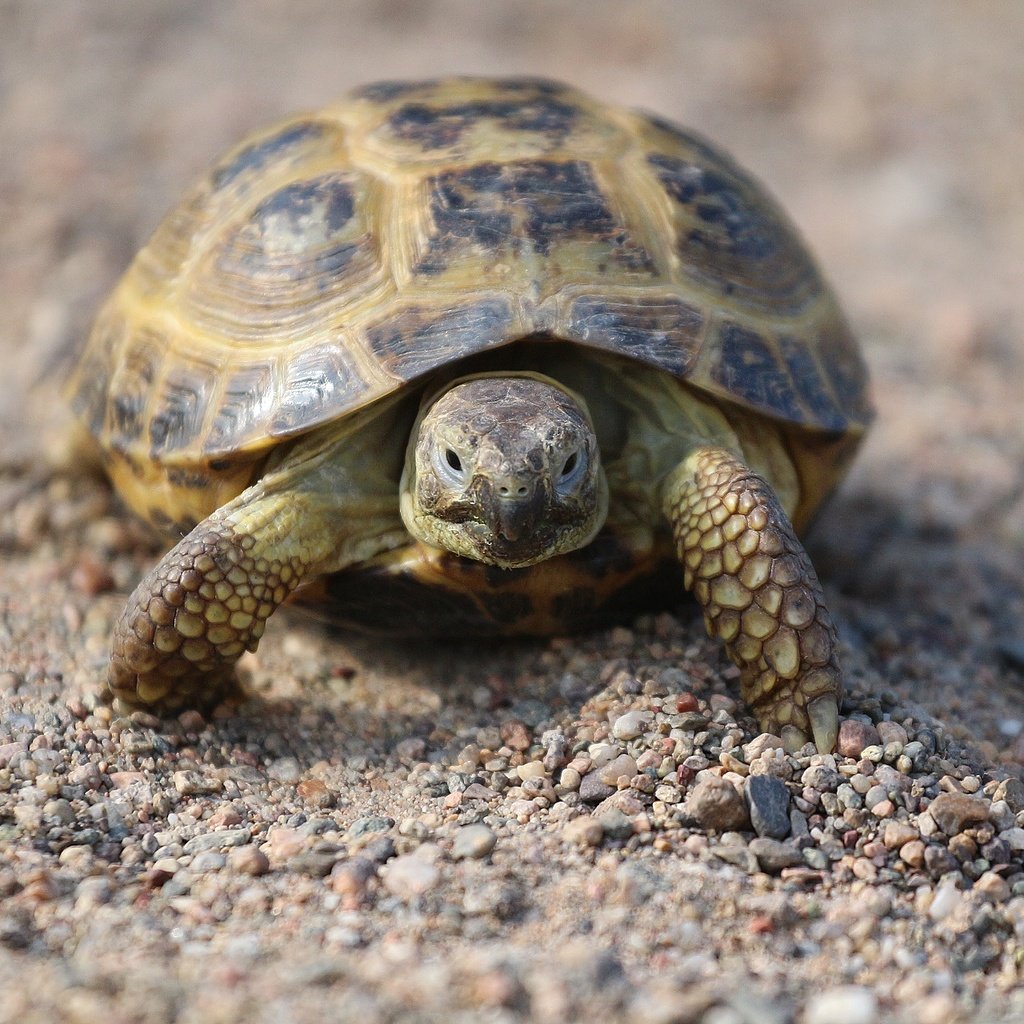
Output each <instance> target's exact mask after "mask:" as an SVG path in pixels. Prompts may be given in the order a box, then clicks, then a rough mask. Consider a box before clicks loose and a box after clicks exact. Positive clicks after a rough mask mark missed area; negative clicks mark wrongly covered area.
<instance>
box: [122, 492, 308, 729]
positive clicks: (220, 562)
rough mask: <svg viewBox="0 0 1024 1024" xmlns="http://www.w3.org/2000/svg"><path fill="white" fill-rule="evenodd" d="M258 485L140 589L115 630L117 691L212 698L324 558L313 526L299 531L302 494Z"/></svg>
mask: <svg viewBox="0 0 1024 1024" xmlns="http://www.w3.org/2000/svg"><path fill="white" fill-rule="evenodd" d="M259 490H260V489H259V485H257V486H256V487H254V488H250V490H249V491H246V492H244V493H243V494H242V495H240V496H239V498H237V499H235V501H233V502H231V503H230V504H228V505H226V506H224V507H223V508H221V509H220V510H218V511H217V512H215V513H214V514H213V515H212V516H210V517H209V518H208V519H207V520H205V521H204V522H202V523H200V524H199V526H197V527H196V528H195V529H194V530H193V531H192V532H191V533H190V534H189V535H188V536H187V537H185V538H184V539H183V540H182V541H180V542H179V543H178V544H177V545H176V546H175V547H174V548H172V549H171V551H169V552H168V553H167V554H166V555H165V556H164V558H163V559H162V560H161V561H160V563H159V564H158V565H157V566H156V567H155V568H154V569H153V570H152V571H151V572H150V573H149V574H148V575H147V576H146V577H145V578H144V579H143V580H142V582H141V583H140V584H139V585H138V587H136V589H135V591H134V593H133V594H132V595H131V597H130V598H129V600H128V603H127V605H126V606H125V609H124V611H123V612H122V613H121V617H120V619H119V620H118V622H117V625H116V626H115V628H114V636H113V641H112V645H111V656H110V669H109V673H108V684H109V686H110V689H111V691H112V693H113V694H114V696H116V697H121V698H122V699H124V700H126V701H128V702H129V703H132V704H145V705H149V706H155V707H158V708H161V709H164V710H171V709H174V708H177V707H181V706H186V705H196V704H209V703H211V702H213V701H216V700H217V699H218V698H219V697H221V696H222V695H223V693H224V691H225V688H226V687H227V686H229V684H230V682H231V680H232V679H233V667H234V664H235V662H236V661H237V660H238V658H239V657H240V656H241V654H242V653H243V652H244V651H246V650H250V651H252V650H255V649H256V645H257V644H258V643H259V640H260V637H261V636H262V635H263V630H264V627H265V625H266V621H267V618H268V617H269V616H270V614H271V613H272V612H273V611H274V609H276V608H277V607H278V606H279V605H280V604H281V603H282V602H283V601H284V600H285V598H287V596H288V595H289V594H290V593H291V592H292V591H293V590H294V589H295V587H297V586H298V584H299V583H300V582H301V581H302V579H303V578H304V577H305V576H306V575H307V574H308V573H309V571H310V569H311V568H312V567H313V566H314V565H315V564H316V563H317V562H318V561H319V559H320V557H321V555H320V552H318V551H315V550H312V549H310V547H309V546H308V545H307V544H306V543H305V541H304V538H303V537H302V536H299V535H298V534H300V533H302V534H304V533H306V532H307V531H296V530H295V529H294V527H295V525H296V524H297V523H300V522H301V517H302V512H303V501H302V500H301V495H296V494H284V495H281V494H279V495H272V496H262V495H260V493H259ZM306 511H307V512H308V511H309V510H308V509H307V510H306Z"/></svg>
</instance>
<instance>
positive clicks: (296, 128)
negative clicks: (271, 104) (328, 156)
mask: <svg viewBox="0 0 1024 1024" xmlns="http://www.w3.org/2000/svg"><path fill="white" fill-rule="evenodd" d="M327 131H328V126H327V125H325V124H324V123H322V122H319V121H298V122H295V121H292V122H289V123H288V124H285V125H283V126H282V127H281V128H280V129H278V130H277V131H275V132H273V133H272V134H270V135H268V136H266V137H265V138H261V139H259V140H257V141H256V142H253V143H251V144H249V145H247V146H243V147H242V148H241V149H240V150H237V151H236V152H235V153H234V154H233V155H232V156H230V157H229V158H228V159H226V160H224V161H222V162H221V163H219V164H218V165H217V166H215V167H214V169H213V170H212V171H211V172H210V182H211V184H212V185H213V189H214V191H215V192H219V191H220V190H221V189H223V188H227V187H228V186H229V185H232V184H234V183H235V182H236V181H237V180H238V179H239V178H240V177H242V176H243V175H249V174H253V173H255V172H257V171H262V170H263V169H264V168H265V167H266V166H267V165H268V164H270V163H275V162H280V161H282V160H287V159H294V158H295V157H296V156H301V155H303V152H304V151H305V150H307V149H308V143H310V142H313V141H316V140H319V139H321V138H323V136H324V134H325V133H326V132H327Z"/></svg>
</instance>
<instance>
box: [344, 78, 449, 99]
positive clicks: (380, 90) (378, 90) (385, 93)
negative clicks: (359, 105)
mask: <svg viewBox="0 0 1024 1024" xmlns="http://www.w3.org/2000/svg"><path fill="white" fill-rule="evenodd" d="M440 81H442V80H441V79H438V78H425V79H422V80H421V81H418V82H408V81H401V80H395V81H391V80H385V81H382V82H370V83H369V84H368V85H363V86H360V88H358V89H356V90H355V92H353V93H352V95H353V96H354V97H355V98H356V99H361V100H371V101H372V102H374V103H387V102H388V101H389V100H395V99H398V98H399V97H400V96H409V95H411V94H413V93H421V92H426V91H428V90H430V89H434V88H436V87H437V85H438V83H439V82H440Z"/></svg>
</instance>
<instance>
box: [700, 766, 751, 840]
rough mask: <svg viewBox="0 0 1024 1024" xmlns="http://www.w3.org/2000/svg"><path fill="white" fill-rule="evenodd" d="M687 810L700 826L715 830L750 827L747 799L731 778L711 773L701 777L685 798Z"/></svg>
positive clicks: (726, 830)
mask: <svg viewBox="0 0 1024 1024" xmlns="http://www.w3.org/2000/svg"><path fill="white" fill-rule="evenodd" d="M686 811H687V813H688V814H690V815H691V816H692V817H693V818H695V819H696V820H697V821H698V822H699V823H700V825H701V827H702V828H706V829H709V830H711V831H714V832H732V831H742V830H744V829H749V828H750V813H749V811H748V810H747V805H746V802H745V801H744V799H743V797H742V796H740V794H739V793H738V792H737V790H736V787H735V786H733V784H732V783H731V782H726V781H725V780H724V779H720V778H716V777H714V776H712V777H710V778H706V779H703V780H702V781H701V782H699V783H698V784H697V785H696V786H694V788H693V789H692V790H691V791H690V794H689V796H688V797H687V798H686Z"/></svg>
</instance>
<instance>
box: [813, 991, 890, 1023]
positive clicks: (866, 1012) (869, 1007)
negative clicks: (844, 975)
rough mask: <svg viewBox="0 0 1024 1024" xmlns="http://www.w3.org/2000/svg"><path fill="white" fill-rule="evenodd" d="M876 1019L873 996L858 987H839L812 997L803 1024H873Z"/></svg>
mask: <svg viewBox="0 0 1024 1024" xmlns="http://www.w3.org/2000/svg"><path fill="white" fill-rule="evenodd" d="M877 1019H878V1000H877V999H876V998H875V994H874V993H873V992H872V991H871V990H870V989H866V988H863V987H862V986H860V985H840V986H839V987H837V988H830V989H827V990H826V991H825V992H821V993H819V994H818V995H816V996H812V997H811V999H810V1000H809V1001H808V1003H807V1013H806V1015H805V1017H804V1021H805V1024H874V1022H875V1021H876V1020H877Z"/></svg>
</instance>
